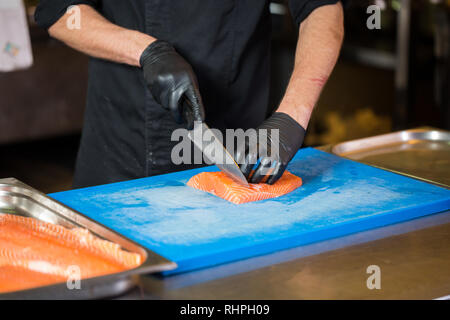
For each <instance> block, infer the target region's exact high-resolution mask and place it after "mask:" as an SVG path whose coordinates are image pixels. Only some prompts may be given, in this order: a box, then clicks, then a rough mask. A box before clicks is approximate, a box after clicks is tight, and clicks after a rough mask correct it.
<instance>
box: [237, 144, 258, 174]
mask: <svg viewBox="0 0 450 320" xmlns="http://www.w3.org/2000/svg"><path fill="white" fill-rule="evenodd" d="M245 146H246V148H245V154H244V157H243V159H244V160H243V161H242V163H240V166H239V167H240V169H241V171H242V173H243V174H244V176H245V178H246V179H247V180H249V178H250V175H251V173H252V171H253V169H254V168H255V165H256V164H257V162H258V147H257V146H255V145H250V144H249V143H248V141H246V143H245Z"/></svg>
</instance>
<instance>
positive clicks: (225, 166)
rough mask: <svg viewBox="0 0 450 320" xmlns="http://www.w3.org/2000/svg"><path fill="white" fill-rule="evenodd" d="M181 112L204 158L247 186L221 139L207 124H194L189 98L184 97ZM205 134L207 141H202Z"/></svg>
mask: <svg viewBox="0 0 450 320" xmlns="http://www.w3.org/2000/svg"><path fill="white" fill-rule="evenodd" d="M183 109H184V110H183V113H184V117H185V120H186V123H187V126H188V129H190V130H189V132H188V137H189V139H190V140H191V141H192V142H193V143H194V145H195V146H196V147H197V148H198V149H199V150H201V151H202V153H203V155H204V156H205V158H206V159H207V160H208V161H209V162H211V163H214V164H215V165H216V166H217V167H218V168H219V169H220V170H221V171H222V172H224V173H225V174H227V175H228V176H229V177H230V178H231V179H233V180H234V181H236V182H237V183H239V184H241V185H244V186H246V187H249V184H248V182H247V179H246V178H245V176H244V174H243V173H242V171H241V169H240V168H239V165H238V164H237V163H236V161H235V160H234V158H233V156H232V155H231V154H230V153H229V152H228V150H227V149H226V148H225V147H224V145H223V144H222V142H221V140H219V138H217V136H216V135H215V134H214V131H212V130H211V129H210V128H209V127H208V125H207V124H206V123H204V122H201V123H200V125H199V124H198V123H197V124H196V125H194V120H193V115H192V112H191V110H192V108H191V106H190V102H189V100H187V99H185V100H184V103H183ZM205 134H206V135H207V136H208V137H210V138H211V139H210V140H209V141H204V139H203V137H204V136H205Z"/></svg>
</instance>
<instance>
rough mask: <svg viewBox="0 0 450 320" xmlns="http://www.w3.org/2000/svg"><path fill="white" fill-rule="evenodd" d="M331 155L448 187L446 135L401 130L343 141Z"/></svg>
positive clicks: (449, 163) (448, 143)
mask: <svg viewBox="0 0 450 320" xmlns="http://www.w3.org/2000/svg"><path fill="white" fill-rule="evenodd" d="M331 151H332V152H333V153H334V154H337V155H339V156H343V157H346V158H349V159H352V160H356V161H359V162H363V163H366V164H369V165H372V166H376V167H380V168H382V169H387V170H389V171H393V172H396V173H400V174H403V175H407V176H410V177H413V178H416V179H419V180H423V181H426V182H431V183H434V184H437V185H440V186H444V187H450V132H448V131H443V130H436V129H431V128H421V129H413V130H405V131H399V132H394V133H389V134H385V135H380V136H375V137H370V138H364V139H359V140H353V141H348V142H343V143H339V144H337V145H335V146H334V147H332V148H331Z"/></svg>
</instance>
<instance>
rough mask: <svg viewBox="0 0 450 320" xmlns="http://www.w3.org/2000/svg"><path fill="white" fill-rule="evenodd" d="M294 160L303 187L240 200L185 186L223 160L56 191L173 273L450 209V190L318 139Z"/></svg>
mask: <svg viewBox="0 0 450 320" xmlns="http://www.w3.org/2000/svg"><path fill="white" fill-rule="evenodd" d="M288 169H289V170H290V171H291V172H292V173H294V174H296V175H298V176H300V177H302V178H303V182H304V185H303V186H302V187H301V188H299V189H297V190H296V191H294V192H292V193H290V194H288V195H285V196H283V197H280V198H277V199H271V200H264V201H259V202H254V203H248V204H241V205H235V204H232V203H229V202H227V201H225V200H222V199H220V198H217V197H215V196H213V195H210V194H208V193H205V192H202V191H198V190H194V189H192V188H190V187H188V186H186V182H187V181H188V180H189V178H190V177H192V176H193V175H195V174H197V173H200V172H202V171H217V170H218V169H217V168H216V167H208V168H201V169H196V170H189V171H183V172H177V173H171V174H166V175H161V176H155V177H150V178H144V179H138V180H133V181H126V182H120V183H114V184H109V185H103V186H97V187H91V188H86V189H79V190H72V191H67V192H61V193H55V194H52V195H51V197H53V198H54V199H56V200H59V201H61V202H63V203H64V204H66V205H68V206H70V207H72V208H74V209H75V210H78V211H79V212H81V213H83V214H85V215H87V216H89V217H90V218H92V219H94V220H96V221H98V222H100V223H102V224H104V225H106V226H107V227H109V228H111V229H113V230H115V231H117V232H119V233H121V234H123V235H125V236H126V237H128V238H130V239H132V240H134V241H136V242H138V243H139V244H141V245H143V246H145V247H147V248H149V249H151V250H153V251H155V252H157V253H158V254H160V255H162V256H164V257H166V258H168V259H170V260H172V261H174V262H176V263H177V264H178V266H179V267H178V269H176V270H175V271H172V272H176V273H178V272H184V271H189V270H193V269H198V268H202V267H208V266H212V265H215V264H219V263H224V262H229V261H233V260H237V259H243V258H248V257H252V256H256V255H261V254H266V253H270V252H274V251H277V250H282V249H286V248H290V247H294V246H300V245H304V244H307V243H311V242H315V241H320V240H325V239H329V238H333V237H338V236H342V235H346V234H349V233H354V232H358V231H362V230H367V229H371V228H376V227H379V226H383V225H387V224H391V223H396V222H400V221H405V220H409V219H413V218H416V217H420V216H424V215H428V214H432V213H437V212H441V211H445V210H449V209H450V190H446V189H444V188H440V187H437V186H433V185H431V184H427V183H424V182H421V181H417V180H414V179H411V178H407V177H404V176H401V175H397V174H394V173H391V172H388V171H384V170H381V169H377V168H374V167H371V166H367V165H364V164H361V163H357V162H354V161H350V160H346V159H343V158H340V157H337V156H334V155H331V154H328V153H325V152H321V151H319V150H316V149H312V148H307V149H302V150H301V151H299V153H298V154H297V155H296V156H295V158H294V159H293V161H292V162H291V164H290V165H289V168H288ZM172 272H168V273H172Z"/></svg>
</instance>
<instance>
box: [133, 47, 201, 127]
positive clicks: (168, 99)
mask: <svg viewBox="0 0 450 320" xmlns="http://www.w3.org/2000/svg"><path fill="white" fill-rule="evenodd" d="M140 63H141V66H142V68H143V70H144V78H145V80H146V82H147V85H148V88H149V90H150V92H151V93H152V95H153V98H154V99H155V100H156V101H157V102H158V103H159V104H161V105H162V106H163V107H164V108H165V109H167V110H169V111H170V112H171V113H172V116H173V118H174V119H175V121H176V122H177V123H179V124H181V123H183V122H185V123H186V124H187V127H188V129H192V127H193V121H204V120H205V110H204V107H203V102H202V98H201V96H200V92H199V89H198V83H197V78H196V76H195V74H194V71H193V70H192V67H191V66H190V65H189V63H187V62H186V60H184V59H183V57H181V56H180V55H179V54H178V53H177V52H176V51H175V49H174V48H173V47H172V46H171V45H170V44H169V43H167V42H165V41H162V40H156V41H154V42H152V43H151V44H150V45H149V46H148V47H147V48H146V49H145V50H144V52H143V53H142V55H141V58H140Z"/></svg>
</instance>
